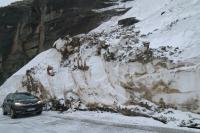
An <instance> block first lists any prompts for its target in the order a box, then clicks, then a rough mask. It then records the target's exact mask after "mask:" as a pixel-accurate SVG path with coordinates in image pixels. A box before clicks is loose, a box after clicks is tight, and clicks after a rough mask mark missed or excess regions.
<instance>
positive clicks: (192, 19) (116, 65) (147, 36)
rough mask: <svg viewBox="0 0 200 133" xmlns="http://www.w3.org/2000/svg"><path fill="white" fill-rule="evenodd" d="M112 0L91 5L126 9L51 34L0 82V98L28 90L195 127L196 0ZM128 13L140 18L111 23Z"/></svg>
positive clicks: (198, 94) (198, 98) (199, 73)
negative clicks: (48, 43)
mask: <svg viewBox="0 0 200 133" xmlns="http://www.w3.org/2000/svg"><path fill="white" fill-rule="evenodd" d="M118 4H119V5H115V6H113V7H109V8H105V9H100V10H94V11H96V12H103V11H106V10H111V9H116V10H120V9H124V8H125V9H126V8H130V7H132V8H131V9H130V10H129V11H128V12H127V13H125V14H124V15H122V16H115V17H113V18H111V19H110V20H108V21H107V22H105V23H103V24H102V25H100V26H99V27H97V28H95V29H94V30H92V31H91V32H89V33H88V34H82V35H78V36H75V37H68V36H66V37H65V39H58V40H57V41H56V42H55V43H54V44H53V48H51V49H49V50H47V51H44V52H43V53H40V54H39V55H38V56H36V57H35V58H34V59H33V60H32V61H30V62H29V63H28V64H26V65H25V66H24V67H23V68H21V69H20V70H19V71H18V72H16V73H15V74H14V75H13V76H11V77H10V78H9V79H8V80H7V81H6V82H5V83H4V84H3V85H2V86H1V87H0V103H2V101H3V99H4V97H5V96H6V95H7V94H8V93H9V92H15V91H16V90H18V91H30V92H32V93H33V94H36V95H38V96H42V98H44V99H45V100H48V99H51V98H57V99H62V98H63V99H64V100H68V101H71V102H73V103H72V104H73V105H74V108H79V109H85V110H87V109H91V108H98V109H99V108H101V109H102V108H103V109H105V108H106V109H112V110H114V111H117V112H119V113H122V114H126V115H140V116H141V115H142V116H145V117H148V118H143V119H141V120H144V119H145V121H146V120H147V119H148V120H150V121H151V118H154V119H158V120H160V121H161V120H164V123H166V125H167V126H173V127H176V128H177V126H190V127H196V128H200V116H199V115H197V114H194V113H200V90H199V89H200V82H199V79H200V69H199V68H200V66H199V65H200V56H199V52H198V51H199V50H200V46H199V44H200V40H199V37H200V32H199V31H200V30H199V29H200V26H199V20H200V19H199V18H200V12H199V11H200V10H198V9H200V2H199V1H198V0H190V1H186V0H162V1H161V0H134V1H127V2H125V3H123V2H118ZM150 5H151V6H150ZM130 17H136V18H137V19H138V20H140V22H138V23H137V24H134V25H129V26H125V27H124V26H120V25H118V21H119V20H122V19H125V18H130ZM148 45H149V46H148ZM77 103H78V104H77ZM161 108H176V109H179V110H182V111H190V112H193V113H189V112H182V111H177V110H175V109H161ZM112 115H113V117H114V114H112ZM124 118H127V119H129V117H124ZM138 121H139V118H138ZM124 122H125V121H124ZM150 123H151V122H150ZM140 124H141V123H140ZM145 124H148V123H146V122H145ZM151 126H154V125H151ZM159 126H162V125H159Z"/></svg>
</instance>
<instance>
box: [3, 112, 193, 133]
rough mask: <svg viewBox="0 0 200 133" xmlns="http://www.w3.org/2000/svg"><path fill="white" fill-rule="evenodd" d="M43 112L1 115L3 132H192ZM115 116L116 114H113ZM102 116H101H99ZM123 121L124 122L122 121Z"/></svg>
mask: <svg viewBox="0 0 200 133" xmlns="http://www.w3.org/2000/svg"><path fill="white" fill-rule="evenodd" d="M69 114H71V115H66V114H58V113H56V112H43V114H42V115H40V116H31V117H25V118H18V119H10V117H8V116H3V115H0V132H1V133H4V132H6V133H90V132H91V133H94V132H95V133H192V132H190V131H186V130H184V131H181V130H175V129H167V128H158V127H151V126H139V125H132V124H127V123H124V124H121V122H120V121H118V122H113V121H109V120H108V121H106V122H105V119H107V118H106V117H107V116H106V115H105V116H103V117H104V121H101V120H97V119H95V118H94V119H88V118H83V117H79V116H76V115H77V114H76V113H75V114H73V113H69ZM113 117H115V115H114V116H113ZM99 118H100V117H99ZM122 123H123V122H122Z"/></svg>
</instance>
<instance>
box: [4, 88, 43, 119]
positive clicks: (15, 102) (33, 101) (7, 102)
mask: <svg viewBox="0 0 200 133" xmlns="http://www.w3.org/2000/svg"><path fill="white" fill-rule="evenodd" d="M2 110H3V115H7V114H10V117H11V118H16V117H17V116H18V115H25V114H41V113H42V110H43V102H42V101H41V100H40V99H39V98H38V97H36V96H34V95H32V94H30V93H28V92H16V93H10V94H8V95H7V96H6V98H5V99H4V102H3V104H2Z"/></svg>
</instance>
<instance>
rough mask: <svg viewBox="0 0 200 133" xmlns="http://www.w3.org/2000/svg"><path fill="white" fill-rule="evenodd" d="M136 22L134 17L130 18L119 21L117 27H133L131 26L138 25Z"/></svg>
mask: <svg viewBox="0 0 200 133" xmlns="http://www.w3.org/2000/svg"><path fill="white" fill-rule="evenodd" d="M138 22H140V21H139V20H138V19H136V18H135V17H131V18H126V19H122V20H119V21H118V25H122V26H130V25H133V24H135V23H138Z"/></svg>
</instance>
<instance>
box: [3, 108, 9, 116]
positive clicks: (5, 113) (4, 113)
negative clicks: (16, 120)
mask: <svg viewBox="0 0 200 133" xmlns="http://www.w3.org/2000/svg"><path fill="white" fill-rule="evenodd" d="M2 109H3V115H7V114H8V113H7V112H6V111H5V109H4V107H3V108H2Z"/></svg>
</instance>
